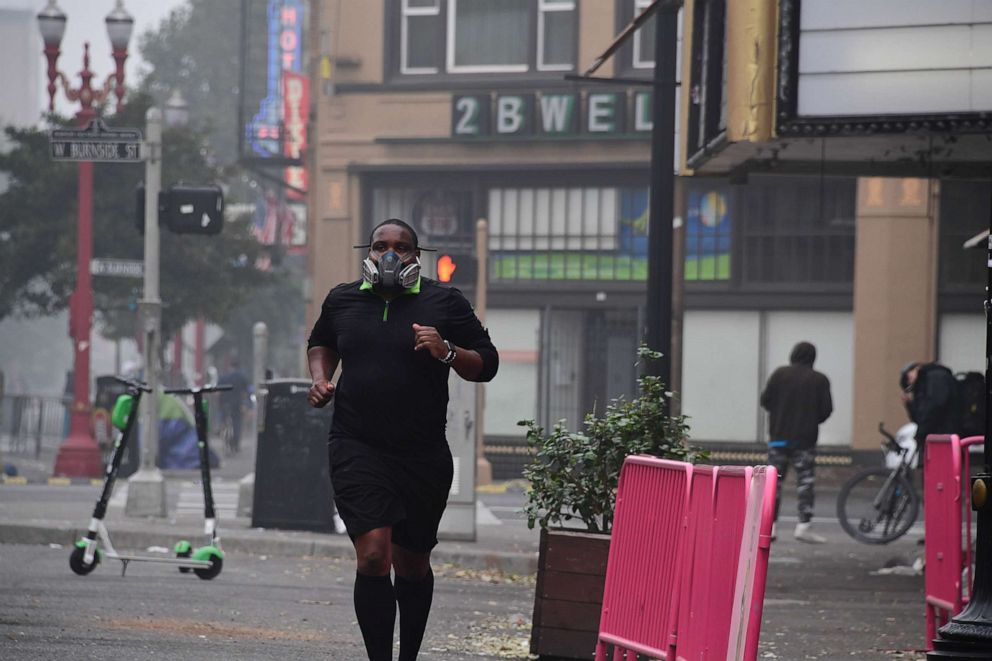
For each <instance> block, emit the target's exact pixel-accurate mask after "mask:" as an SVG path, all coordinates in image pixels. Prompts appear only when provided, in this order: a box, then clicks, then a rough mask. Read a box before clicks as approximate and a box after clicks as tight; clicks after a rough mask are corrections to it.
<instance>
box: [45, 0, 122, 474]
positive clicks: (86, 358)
mask: <svg viewBox="0 0 992 661" xmlns="http://www.w3.org/2000/svg"><path fill="white" fill-rule="evenodd" d="M105 22H106V24H107V34H108V35H109V37H110V44H111V46H112V48H113V57H114V62H115V64H116V67H115V70H114V72H113V73H112V74H110V75H109V76H107V79H106V81H104V84H103V86H102V87H99V88H96V89H94V88H93V86H92V85H91V82H90V81H91V80H92V79H93V76H94V74H93V72H92V71H90V46H89V43H86V44H85V46H84V47H83V70H82V71H80V72H79V77H80V78H81V80H82V83H81V84H80V85H79V87H77V88H73V87H72V85H71V84H70V83H69V79H68V78H67V77H66V76H65V74H64V73H62V72H61V71H59V70H58V68H57V63H58V59H59V55H60V54H61V52H62V51H61V50H60V49H59V45H60V44H61V43H62V36H63V35H64V34H65V24H66V15H65V13H63V12H62V10H61V9H59V7H58V5H57V4H56V2H55V0H49V1H48V5H46V6H45V8H44V9H42V10H41V12H40V13H39V14H38V27H39V29H40V30H41V38H42V40H43V41H44V43H45V50H44V53H45V57H46V58H47V60H48V98H49V104H48V109H49V110H55V92H56V90H57V88H58V85H57V83H59V82H61V84H62V89H63V91H64V93H65V96H66V98H67V99H69V101H73V102H75V101H79V103H80V106H81V107H80V110H79V112H77V113H76V120H77V121H78V123H79V125H80V126H81V127H86V126H87V125H88V124H89V123H90V121H92V120H93V119H96V116H97V112H96V110H95V108H94V106H95V105H96V106H99V105H101V104H103V103H104V102H105V101H107V99H108V98H109V97H110V94H111V92H113V93H114V94H115V95H116V96H117V110H118V111H120V109H121V102H122V99H123V97H124V62H125V60H127V45H128V42H129V41H130V39H131V30H132V28H133V27H134V19H133V18H132V17H131V15H130V14H128V13H127V12H126V11H125V10H124V7H123V5H122V0H117V5H116V6H115V7H114V9H113V11H111V12H110V14H108V15H107V18H106V20H105ZM78 181H79V204H78V228H77V236H76V288H75V290H74V291H73V293H72V296H71V297H70V299H69V336H70V337H71V338H72V342H73V354H74V367H73V370H74V371H73V389H72V394H73V396H72V411H71V416H70V424H69V437H68V438H67V439H66V440H65V441H64V442H63V443H62V446H61V447H60V448H59V454H58V457H57V458H56V460H55V469H54V471H53V472H54V474H55V475H65V476H80V477H87V476H88V477H97V476H99V475H100V474H101V473H102V472H103V462H102V461H101V459H100V450H99V448H98V447H97V444H96V440H95V439H94V438H93V432H92V429H91V424H90V329H91V326H92V320H93V287H92V283H91V281H90V260H91V258H92V256H93V163H92V162H89V161H81V162H80V163H79V179H78Z"/></svg>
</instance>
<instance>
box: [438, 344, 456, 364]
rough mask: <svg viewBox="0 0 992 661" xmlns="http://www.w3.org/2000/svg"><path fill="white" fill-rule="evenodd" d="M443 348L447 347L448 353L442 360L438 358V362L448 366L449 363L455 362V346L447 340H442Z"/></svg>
mask: <svg viewBox="0 0 992 661" xmlns="http://www.w3.org/2000/svg"><path fill="white" fill-rule="evenodd" d="M444 346H446V347H448V353H447V355H446V356H445V357H444V358H438V360H440V361H441V362H442V363H444V364H445V365H450V364H451V363H453V362H455V355H456V351H455V345H453V344H452V343H451V342H448V341H447V340H444Z"/></svg>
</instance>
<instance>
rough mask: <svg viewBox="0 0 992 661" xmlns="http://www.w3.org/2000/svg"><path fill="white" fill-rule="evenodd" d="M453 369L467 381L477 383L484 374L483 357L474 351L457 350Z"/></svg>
mask: <svg viewBox="0 0 992 661" xmlns="http://www.w3.org/2000/svg"><path fill="white" fill-rule="evenodd" d="M451 367H452V369H454V370H455V372H456V373H457V374H458V376H460V377H462V378H463V379H465V380H466V381H475V380H476V379H478V378H479V375H480V374H482V356H480V355H479V352H478V351H474V350H472V349H463V348H462V347H456V348H455V362H453V363H451Z"/></svg>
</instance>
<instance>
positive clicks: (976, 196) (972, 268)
mask: <svg viewBox="0 0 992 661" xmlns="http://www.w3.org/2000/svg"><path fill="white" fill-rule="evenodd" d="M990 193H992V190H990V184H989V182H988V181H950V180H948V181H942V182H940V248H939V250H940V290H941V293H975V294H976V296H977V297H981V296H982V295H983V294H984V291H985V284H986V279H987V273H988V267H987V265H986V258H987V249H986V248H987V244H986V243H985V242H984V241H981V242H979V243H978V245H977V246H976V247H974V248H971V249H966V248H965V247H964V243H965V241H967V240H968V239H971V238H974V237H975V236H976V235H977V234H979V233H981V232H982V231H983V230H987V229H988V226H989V199H990ZM976 300H979V299H978V298H976Z"/></svg>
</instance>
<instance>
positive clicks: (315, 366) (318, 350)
mask: <svg viewBox="0 0 992 661" xmlns="http://www.w3.org/2000/svg"><path fill="white" fill-rule="evenodd" d="M307 364H308V365H309V367H310V379H311V380H312V381H330V380H331V376H333V375H334V370H335V369H337V366H338V357H337V354H336V353H334V352H333V351H331V350H330V349H329V348H327V347H311V348H310V350H309V351H307Z"/></svg>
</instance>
